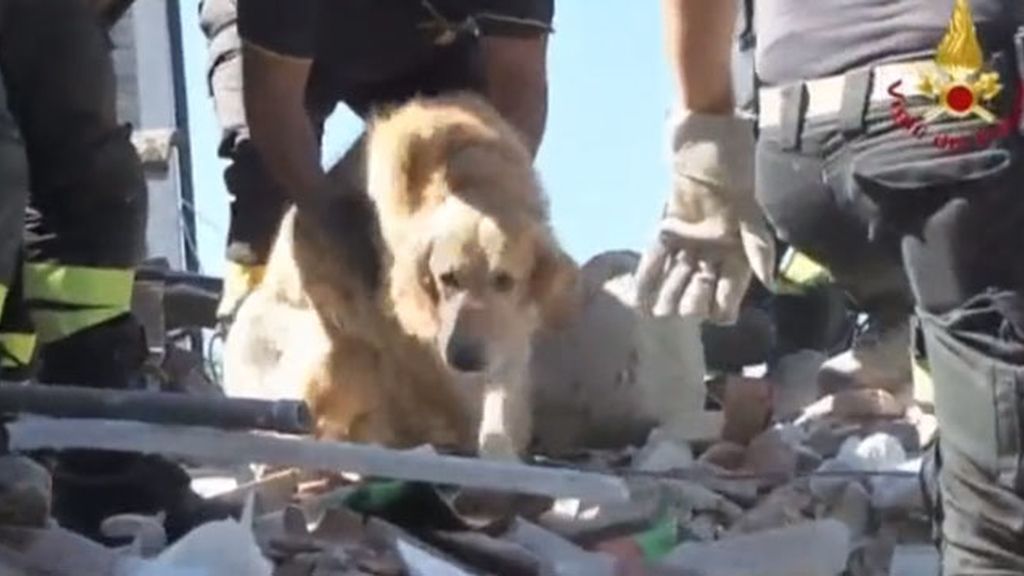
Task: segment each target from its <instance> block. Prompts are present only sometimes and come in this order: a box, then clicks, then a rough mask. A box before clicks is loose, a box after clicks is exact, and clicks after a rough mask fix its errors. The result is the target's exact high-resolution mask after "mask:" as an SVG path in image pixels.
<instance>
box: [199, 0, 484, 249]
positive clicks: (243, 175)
mask: <svg viewBox="0 0 1024 576" xmlns="http://www.w3.org/2000/svg"><path fill="white" fill-rule="evenodd" d="M236 3H237V0H203V2H202V3H201V5H200V25H201V26H202V28H203V32H204V33H205V34H206V36H207V38H208V40H209V53H210V54H209V71H208V79H209V90H210V94H211V96H212V97H213V101H214V108H215V111H216V114H217V117H218V119H219V121H220V125H221V130H222V139H221V144H220V148H219V152H218V153H219V155H220V156H221V157H222V158H224V159H226V160H227V161H228V166H227V168H226V169H225V172H224V182H225V184H226V186H227V189H228V194H230V195H231V197H232V201H231V215H230V224H229V229H228V237H227V258H228V260H230V261H232V262H235V263H237V264H243V265H259V264H264V263H265V262H266V259H267V257H268V255H269V252H270V247H271V244H272V243H273V240H274V236H275V235H276V234H277V228H278V225H279V224H280V221H281V218H282V216H283V215H284V211H285V210H286V208H287V196H286V194H285V193H284V191H283V190H281V189H280V186H278V185H276V184H275V183H274V182H273V179H272V178H271V177H270V176H269V173H268V172H267V168H266V166H265V165H264V163H263V162H262V161H261V159H260V157H259V155H258V154H257V152H256V150H255V148H254V147H253V145H252V142H251V141H250V140H249V129H248V126H247V125H246V119H245V107H244V103H243V93H242V62H241V44H240V40H239V37H238V30H237V26H236V20H237V8H236ZM365 33H366V34H373V33H374V31H372V30H367V31H366V32H365ZM408 33H409V35H415V34H421V32H420V31H418V30H415V29H410V30H409V31H408ZM344 56H345V58H346V59H347V60H352V59H353V56H352V55H351V54H346V55H344ZM367 57H368V58H370V57H371V56H367ZM387 59H388V60H389V61H391V62H392V64H391V65H392V66H393V61H394V60H395V58H387ZM344 68H345V66H344V65H343V64H341V63H339V62H335V61H332V58H331V54H323V55H319V54H318V55H317V57H316V58H315V60H314V64H313V69H312V71H311V76H310V80H309V85H308V86H307V108H308V110H309V114H310V119H311V120H312V122H313V126H314V129H315V130H316V131H317V133H318V134H320V135H321V136H322V132H323V125H324V122H325V121H326V120H327V118H328V117H329V116H330V115H331V113H332V112H333V111H334V109H335V107H336V106H337V105H338V104H339V103H343V104H345V105H347V106H349V108H351V109H352V111H353V112H355V113H356V114H358V115H359V116H361V117H363V118H365V117H366V116H367V115H368V114H370V113H371V112H372V110H373V109H374V108H376V107H379V106H384V105H389V104H394V103H398V102H402V101H404V100H407V99H409V98H411V97H413V96H416V95H418V94H420V95H433V94H438V93H441V92H445V91H450V90H481V89H482V88H483V71H482V66H481V62H480V53H479V45H478V42H477V40H476V38H474V37H471V36H468V35H463V36H461V37H460V38H459V39H458V40H456V41H455V42H454V43H452V44H448V45H443V46H442V45H431V44H430V43H426V44H424V47H423V52H422V53H419V54H416V55H415V64H414V65H412V66H410V67H407V68H406V69H405V70H403V71H402V72H400V73H395V74H394V75H389V76H387V77H383V78H378V79H373V80H370V79H367V78H366V77H365V75H360V76H359V78H358V79H356V75H355V74H353V75H351V76H346V74H345V70H344Z"/></svg>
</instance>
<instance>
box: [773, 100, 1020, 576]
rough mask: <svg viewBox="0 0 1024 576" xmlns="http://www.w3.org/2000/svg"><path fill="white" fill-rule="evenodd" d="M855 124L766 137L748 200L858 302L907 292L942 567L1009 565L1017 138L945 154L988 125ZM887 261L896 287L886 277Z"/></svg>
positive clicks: (1016, 425) (949, 571) (1014, 459)
mask: <svg viewBox="0 0 1024 576" xmlns="http://www.w3.org/2000/svg"><path fill="white" fill-rule="evenodd" d="M1011 97H1012V94H1011ZM910 111H911V113H913V114H916V115H920V114H923V113H924V111H925V108H924V107H920V106H919V107H913V108H911V110H910ZM1004 113H1005V110H1004ZM862 120H863V127H862V129H861V130H858V131H856V132H853V133H852V132H845V133H844V132H843V131H841V130H840V129H839V124H838V119H836V118H823V119H815V120H811V121H808V122H807V125H806V126H805V127H803V129H802V130H801V131H799V133H800V136H801V137H800V138H799V139H798V142H797V143H794V142H793V139H792V138H787V137H785V135H786V134H787V133H788V132H787V131H785V130H776V131H772V130H767V131H765V132H763V133H762V137H761V140H760V142H759V144H758V163H757V171H758V194H759V200H760V201H761V203H762V204H763V206H764V208H765V210H766V212H767V214H768V216H769V218H770V219H771V221H772V222H773V224H775V225H776V226H777V227H778V229H779V232H780V235H781V236H782V237H783V238H784V239H786V240H788V241H790V242H792V243H793V244H794V245H795V246H796V247H797V248H799V249H801V250H803V251H805V252H807V253H808V254H810V255H811V256H812V257H815V258H817V259H820V260H819V261H820V262H822V263H823V264H825V265H826V266H828V267H829V269H830V270H833V272H834V273H835V274H836V276H837V277H838V279H839V281H840V282H843V283H846V284H847V285H851V286H852V287H853V288H852V290H853V292H854V294H855V295H856V294H858V293H859V294H860V295H861V296H862V297H864V296H867V298H868V300H870V301H877V302H885V301H896V302H898V301H899V300H900V296H901V294H903V295H905V294H907V292H906V287H908V286H909V288H910V290H909V293H910V294H912V295H913V302H914V303H915V306H916V309H917V313H918V316H919V317H920V319H921V323H922V327H923V332H924V339H925V348H926V353H927V356H928V361H929V364H930V367H931V373H932V380H933V383H934V387H935V405H936V413H937V415H938V419H939V424H940V435H941V440H940V449H941V458H940V459H939V462H941V464H940V465H939V466H938V485H939V488H940V493H941V497H940V498H939V502H940V503H941V512H942V515H941V527H940V531H941V541H942V551H943V574H945V575H947V576H953V575H957V576H959V575H968V574H970V575H1009V574H1022V573H1024V537H1022V534H1024V482H1022V480H1021V460H1022V455H1024V452H1022V448H1024V447H1022V443H1024V441H1022V437H1024V436H1022V427H1021V422H1022V419H1024V411H1022V398H1024V393H1022V392H1024V313H1022V310H1024V300H1022V295H1024V258H1021V256H1020V255H1021V253H1022V251H1024V196H1021V184H1022V183H1024V158H1022V156H1021V139H1020V137H1019V136H1017V135H1016V134H1010V135H1008V136H1007V137H1005V138H1002V139H997V140H995V141H991V142H985V143H984V144H982V143H977V142H972V144H971V145H968V146H964V147H963V148H959V149H953V150H951V149H943V148H941V147H939V146H936V145H935V142H934V137H935V136H936V135H939V134H944V135H946V136H952V137H964V138H971V137H972V136H973V135H974V134H976V133H977V131H978V130H981V129H983V128H984V127H985V126H986V125H985V124H984V123H983V122H981V121H978V120H970V119H967V120H959V121H957V120H942V121H939V122H936V123H934V124H930V125H929V126H928V129H927V130H928V133H927V135H926V137H922V138H917V137H915V136H913V135H912V134H910V133H908V132H906V131H904V130H903V129H901V128H899V127H897V126H895V125H894V123H893V122H892V121H891V119H890V116H889V109H888V106H886V105H884V104H883V105H879V106H874V107H872V108H871V109H869V111H868V113H867V115H866V117H865V118H863V119H862ZM794 144H796V145H794ZM869 238H870V239H869ZM897 262H902V269H903V271H905V280H903V281H902V282H892V281H893V280H896V279H898V275H896V274H894V273H893V272H892V265H893V263H897ZM901 285H902V286H903V288H900V286H901ZM887 294H888V295H891V297H886V295H887Z"/></svg>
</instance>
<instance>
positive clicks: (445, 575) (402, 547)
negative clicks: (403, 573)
mask: <svg viewBox="0 0 1024 576" xmlns="http://www.w3.org/2000/svg"><path fill="white" fill-rule="evenodd" d="M396 548H397V549H398V554H399V556H400V557H401V558H402V562H403V563H404V564H405V568H406V570H408V573H409V576H473V574H472V573H470V572H466V571H465V570H463V569H462V568H460V567H458V566H456V565H454V564H451V563H449V562H447V561H445V560H444V559H441V558H438V557H436V556H433V555H431V554H429V553H428V552H426V551H425V550H423V549H422V548H420V547H418V546H414V545H413V544H411V543H409V542H406V541H405V540H404V539H402V538H399V539H398V540H397V542H396Z"/></svg>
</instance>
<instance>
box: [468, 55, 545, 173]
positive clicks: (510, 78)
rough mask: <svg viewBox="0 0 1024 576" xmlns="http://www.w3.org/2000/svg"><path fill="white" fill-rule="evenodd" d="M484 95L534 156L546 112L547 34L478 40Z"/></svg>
mask: <svg viewBox="0 0 1024 576" xmlns="http://www.w3.org/2000/svg"><path fill="white" fill-rule="evenodd" d="M482 46H483V57H484V68H485V70H486V76H487V77H486V80H487V96H488V98H490V100H491V102H493V103H494V106H495V107H496V108H497V109H498V111H499V112H501V113H502V115H503V116H504V117H505V118H506V119H507V120H508V121H509V122H511V123H512V125H513V126H515V127H516V128H517V129H518V130H519V131H520V132H521V133H522V134H523V136H524V137H525V138H526V143H527V146H528V147H529V148H530V151H531V152H532V153H533V154H534V155H536V154H537V150H539V149H540V144H541V141H542V140H543V138H544V127H545V124H546V122H547V114H548V78H547V36H546V35H538V36H536V37H531V38H518V37H501V36H485V37H484V38H483V39H482Z"/></svg>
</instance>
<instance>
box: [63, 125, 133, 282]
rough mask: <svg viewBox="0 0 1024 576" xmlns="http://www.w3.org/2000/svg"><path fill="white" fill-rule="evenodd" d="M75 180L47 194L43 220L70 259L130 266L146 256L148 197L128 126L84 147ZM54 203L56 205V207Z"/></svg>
mask: <svg viewBox="0 0 1024 576" xmlns="http://www.w3.org/2000/svg"><path fill="white" fill-rule="evenodd" d="M78 161H79V162H81V164H80V165H79V166H78V169H77V170H74V172H75V173H77V176H76V177H74V178H73V179H70V180H67V181H65V182H64V183H62V184H61V185H59V186H58V187H57V188H56V189H54V190H51V191H48V192H47V194H48V195H49V202H48V203H49V204H50V207H51V208H52V210H51V212H55V214H53V215H50V216H47V219H48V220H49V221H50V225H51V227H53V228H55V232H56V233H57V235H58V237H59V238H60V244H61V251H62V252H64V256H65V257H69V259H73V260H79V261H83V262H90V263H97V264H102V265H105V266H112V267H131V266H134V265H136V264H138V263H139V262H140V261H141V260H142V258H144V257H145V236H146V223H147V216H148V194H147V188H146V179H145V175H144V174H143V170H142V162H141V160H140V159H139V155H138V153H137V152H136V150H135V147H134V146H133V145H132V142H131V139H130V131H129V129H128V127H123V128H121V129H118V130H116V131H113V132H111V133H110V134H108V135H107V136H106V137H105V138H103V139H102V140H101V141H99V142H96V143H95V144H93V145H92V146H89V147H87V149H86V150H84V151H83V152H82V157H81V158H80V159H79V160H78ZM58 205H59V207H58Z"/></svg>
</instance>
